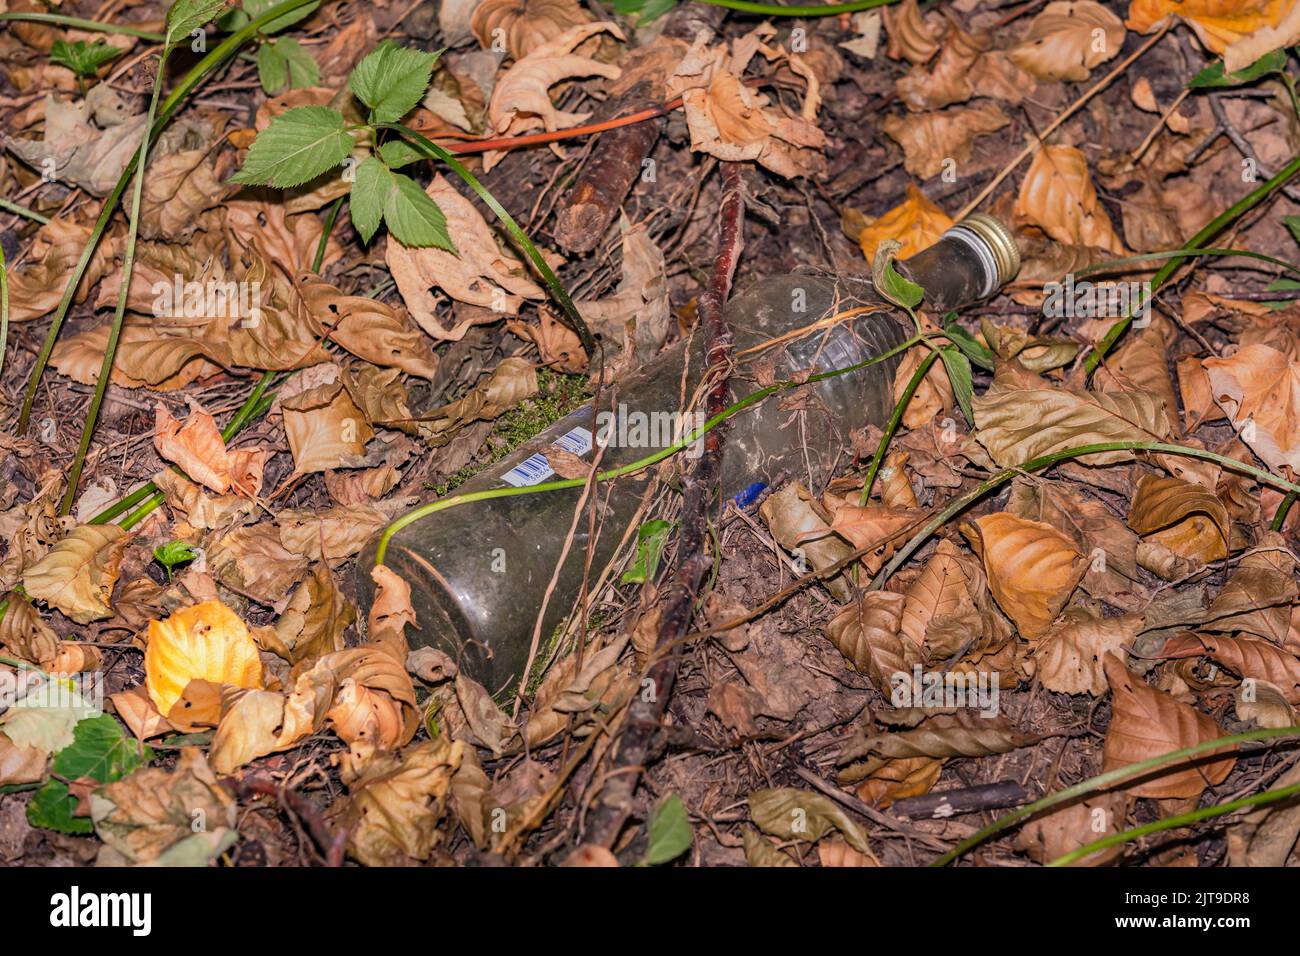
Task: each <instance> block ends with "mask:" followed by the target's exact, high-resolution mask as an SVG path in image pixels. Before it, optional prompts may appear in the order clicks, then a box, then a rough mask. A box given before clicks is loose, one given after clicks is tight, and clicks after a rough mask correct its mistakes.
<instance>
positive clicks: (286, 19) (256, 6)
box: [244, 0, 320, 34]
mask: <svg viewBox="0 0 1300 956" xmlns="http://www.w3.org/2000/svg"><path fill="white" fill-rule="evenodd" d="M280 2H281V0H244V12H245V13H246V14H247V15H248V18H249V19H250V20H256V19H257V18H258V17H260V16H261V15H262V14H264V13H266V12H267V11H268V10H270V9H271V8H272V7H273V6H275V5H276V4H277V3H280ZM319 6H320V4H319V3H309V4H307V5H306V6H305V7H299V8H298V9H297V10H291V11H289V12H288V13H286V14H285V15H284V16H280V17H276V18H275V19H274V20H272V21H271V22H270V23H268V24H267V25H266V26H264V27H262V32H263V33H265V34H271V33H279V32H280V31H281V30H283V29H284V28H285V27H287V26H289V25H290V24H293V23H297V22H298V21H299V20H305V19H307V18H308V17H309V16H311V15H312V14H313V13H315V12H316V9H317V7H319Z"/></svg>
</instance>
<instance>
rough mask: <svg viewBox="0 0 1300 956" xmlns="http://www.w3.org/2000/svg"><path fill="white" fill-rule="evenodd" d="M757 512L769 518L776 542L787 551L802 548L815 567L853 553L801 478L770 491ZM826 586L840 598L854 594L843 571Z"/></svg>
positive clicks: (830, 563)
mask: <svg viewBox="0 0 1300 956" xmlns="http://www.w3.org/2000/svg"><path fill="white" fill-rule="evenodd" d="M758 513H759V515H761V516H762V518H763V520H764V521H765V522H767V527H768V530H769V531H771V532H772V537H773V538H774V539H775V540H776V543H777V544H779V545H780V546H781V547H783V548H785V549H786V550H787V551H794V550H795V549H796V548H798V549H801V553H802V555H803V557H804V559H805V560H806V561H807V562H808V564H809V565H811V566H812V568H813V569H814V570H816V571H820V570H822V569H823V568H829V567H831V566H832V565H835V564H838V563H839V562H841V561H843V560H844V559H845V558H847V557H848V556H849V555H850V554H852V553H853V549H852V548H850V547H849V546H848V545H847V544H845V543H844V541H843V540H842V539H841V538H840V537H838V536H837V535H836V534H834V533H833V532H832V531H831V524H830V516H829V515H827V514H826V513H825V509H823V508H821V507H820V505H818V503H817V502H816V500H814V498H813V496H812V495H811V494H810V493H809V492H808V489H807V488H805V487H804V486H803V484H802V483H801V482H798V481H792V482H790V483H789V484H787V485H785V486H784V487H783V488H781V489H780V490H779V491H777V492H775V493H774V494H771V495H769V496H768V497H767V498H765V499H764V500H763V503H762V504H761V505H759V506H758ZM826 587H827V589H828V590H830V592H831V594H832V595H834V596H835V598H836V599H838V600H840V601H847V600H848V599H849V596H850V595H851V594H852V588H851V587H850V585H849V582H848V581H847V580H846V579H845V577H844V575H843V574H838V575H836V576H835V577H833V578H831V579H829V580H828V581H827V582H826Z"/></svg>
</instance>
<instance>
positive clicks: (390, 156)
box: [379, 139, 424, 169]
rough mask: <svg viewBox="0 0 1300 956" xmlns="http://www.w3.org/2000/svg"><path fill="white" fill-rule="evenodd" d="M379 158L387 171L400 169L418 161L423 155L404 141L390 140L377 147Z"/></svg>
mask: <svg viewBox="0 0 1300 956" xmlns="http://www.w3.org/2000/svg"><path fill="white" fill-rule="evenodd" d="M379 158H380V159H382V160H383V161H384V165H385V166H387V167H388V168H389V169H401V168H402V167H403V166H406V165H409V164H410V163H413V162H415V161H416V160H419V159H424V154H423V153H422V152H420V151H419V150H418V149H416V148H415V147H414V146H412V145H411V144H410V143H408V142H407V141H406V140H404V139H390V140H389V141H388V142H386V143H384V144H383V145H382V146H380V147H379Z"/></svg>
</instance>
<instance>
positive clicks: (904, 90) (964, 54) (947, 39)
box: [894, 23, 987, 112]
mask: <svg viewBox="0 0 1300 956" xmlns="http://www.w3.org/2000/svg"><path fill="white" fill-rule="evenodd" d="M986 46H987V43H986V41H984V40H982V39H977V38H976V37H974V36H972V35H971V34H969V33H967V32H966V31H965V30H963V29H961V27H959V26H958V25H957V24H956V23H949V25H948V30H947V32H946V33H945V34H944V36H943V44H942V50H943V52H942V53H940V54H939V58H938V59H937V60H935V62H934V66H933V67H931V68H930V69H928V70H927V69H926V68H925V67H923V66H914V67H912V68H911V69H910V70H908V71H907V74H906V75H905V76H902V77H900V78H899V79H898V82H897V83H896V84H895V85H894V88H895V90H897V92H898V98H899V99H900V100H902V101H903V103H904V105H906V106H907V108H908V109H909V110H913V111H915V112H922V111H925V110H937V109H942V108H943V107H945V106H951V105H952V104H954V103H964V102H965V101H966V100H968V99H970V98H971V97H972V96H974V95H975V87H974V84H973V80H972V76H971V74H972V71H973V68H974V66H975V64H976V63H977V62H979V61H980V59H981V58H982V56H983V54H984V50H985V47H986Z"/></svg>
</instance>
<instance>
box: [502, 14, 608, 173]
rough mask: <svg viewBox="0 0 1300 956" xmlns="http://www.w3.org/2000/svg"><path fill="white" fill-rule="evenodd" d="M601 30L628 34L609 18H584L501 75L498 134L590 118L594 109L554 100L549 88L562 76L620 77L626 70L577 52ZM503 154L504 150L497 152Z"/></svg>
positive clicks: (572, 123) (563, 125)
mask: <svg viewBox="0 0 1300 956" xmlns="http://www.w3.org/2000/svg"><path fill="white" fill-rule="evenodd" d="M597 33H609V34H611V35H613V36H615V37H617V38H618V39H620V40H622V39H623V31H622V30H620V29H619V28H618V25H617V24H615V23H613V22H610V21H601V22H598V23H582V24H579V25H578V26H574V27H570V28H569V29H567V30H565V31H564V32H563V33H560V34H558V35H557V36H555V37H553V38H551V39H550V40H547V41H546V42H545V43H541V44H539V45H538V46H536V47H534V48H533V50H532V51H531V52H530V53H529V54H528V55H527V56H525V57H522V58H521V59H519V60H518V61H516V63H515V65H514V66H512V67H510V69H508V70H506V72H505V73H504V74H502V76H501V78H500V79H498V80H497V85H496V88H495V89H493V91H492V101H491V102H490V103H489V104H488V119H489V120H490V122H491V123H492V127H493V129H495V130H496V133H497V135H498V136H518V135H520V134H521V133H527V132H529V131H531V130H535V129H546V130H560V129H568V128H569V127H570V126H577V125H578V124H580V123H584V122H586V121H587V120H588V119H589V118H590V117H591V114H590V113H569V112H565V111H564V110H560V109H557V108H556V107H555V106H554V105H553V104H552V103H551V95H550V92H549V91H550V88H551V87H552V86H554V85H555V84H556V83H559V82H560V81H561V80H567V79H572V78H574V77H580V76H603V77H605V78H606V79H617V78H618V76H619V74H620V73H621V72H622V71H621V70H619V68H618V67H617V66H614V65H613V64H610V63H601V62H599V61H598V60H593V59H590V58H588V57H585V56H580V55H578V54H576V53H574V52H573V49H574V47H576V46H577V45H578V44H579V43H581V42H582V41H584V40H586V39H587V38H588V37H590V36H594V35H596V34H597ZM495 156H500V154H499V153H498V154H495ZM495 161H496V160H495V157H494V154H492V153H489V154H488V155H487V156H486V157H484V166H485V168H487V169H491V168H492V166H493V165H495Z"/></svg>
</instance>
